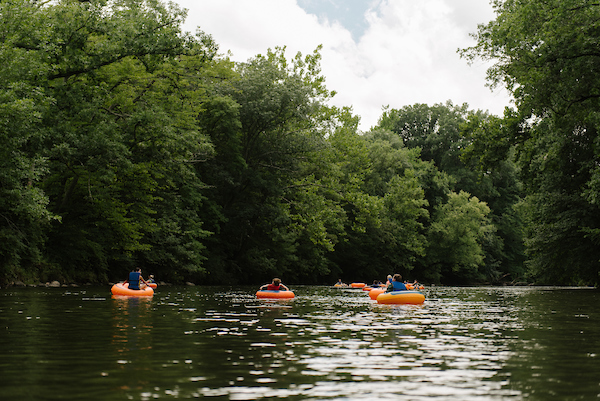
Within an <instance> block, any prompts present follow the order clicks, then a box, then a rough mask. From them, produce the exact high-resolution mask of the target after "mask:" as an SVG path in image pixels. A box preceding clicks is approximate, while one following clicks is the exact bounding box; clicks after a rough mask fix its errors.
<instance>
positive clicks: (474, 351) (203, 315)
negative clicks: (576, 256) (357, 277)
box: [0, 287, 600, 401]
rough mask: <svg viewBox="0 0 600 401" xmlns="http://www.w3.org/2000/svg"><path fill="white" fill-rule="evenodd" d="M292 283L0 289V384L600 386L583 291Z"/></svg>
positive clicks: (235, 390) (119, 392)
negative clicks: (273, 296) (393, 291)
mask: <svg viewBox="0 0 600 401" xmlns="http://www.w3.org/2000/svg"><path fill="white" fill-rule="evenodd" d="M294 290H295V293H296V298H294V299H292V300H281V301H279V300H257V299H256V298H255V296H254V292H255V289H254V288H241V289H239V288H238V289H231V288H213V287H194V288H187V287H186V288H179V287H169V288H161V289H159V291H157V293H156V294H155V296H154V297H152V298H147V297H140V298H128V297H124V298H119V297H115V298H110V297H108V298H107V297H104V298H103V297H101V296H99V294H106V292H107V290H106V289H99V290H98V291H99V292H98V293H96V294H94V293H93V291H91V290H86V291H80V292H66V291H62V292H59V291H54V292H50V293H46V292H42V291H37V292H29V293H28V292H23V291H22V292H17V293H6V292H5V293H0V295H2V297H0V322H1V323H2V325H3V327H6V328H3V331H2V332H0V340H3V343H5V344H10V346H9V347H5V349H4V350H3V351H0V352H1V353H2V354H0V356H2V358H0V377H2V379H3V386H4V387H3V389H4V391H5V392H4V393H3V394H4V395H7V396H8V395H10V396H12V398H14V399H26V398H27V397H26V396H25V395H26V394H25V392H24V391H23V390H22V388H21V387H22V384H21V382H20V381H19V380H20V378H21V377H23V376H26V375H29V377H30V378H29V379H27V380H28V381H27V385H28V386H29V388H30V391H31V392H32V393H33V394H35V395H36V396H41V395H42V394H43V393H44V392H45V391H47V389H48V388H52V391H53V393H52V394H54V395H56V396H57V398H61V399H73V400H75V399H86V400H90V401H93V400H105V399H114V400H118V399H136V400H137V399H139V400H151V399H175V398H200V397H218V398H221V399H244V400H252V399H263V398H269V397H273V398H275V397H277V398H281V399H288V400H307V399H308V400H325V399H336V400H338V399H353V400H354V399H357V400H358V399H394V400H422V399H423V400H424V399H428V400H429V399H431V398H435V399H436V400H510V399H514V400H523V399H527V400H547V399H569V400H571V399H572V400H587V399H597V398H598V396H599V394H600V384H599V383H600V381H599V380H598V379H597V378H598V377H600V367H599V364H598V354H600V312H599V311H598V310H597V305H598V300H599V299H598V298H599V297H598V293H597V292H595V291H589V290H581V289H556V288H548V289H543V288H446V287H444V288H429V289H427V290H425V293H426V299H427V300H426V302H425V303H424V304H422V305H378V304H377V303H376V302H375V301H372V300H371V299H370V298H369V297H368V295H367V294H366V293H365V292H363V291H360V290H350V289H348V290H339V289H333V288H328V287H298V288H294ZM102 291H103V292H102ZM91 300H95V301H98V302H90V301H91ZM5 340H6V341H5ZM11 350H16V352H17V353H18V354H15V353H14V352H13V353H11ZM90 354H91V355H93V356H94V357H93V358H89V355H90ZM23 360H24V361H26V362H27V364H28V367H27V368H25V367H24V366H23V365H22V364H21V365H20V364H19V361H23ZM43 398H44V397H43V396H41V397H36V399H43Z"/></svg>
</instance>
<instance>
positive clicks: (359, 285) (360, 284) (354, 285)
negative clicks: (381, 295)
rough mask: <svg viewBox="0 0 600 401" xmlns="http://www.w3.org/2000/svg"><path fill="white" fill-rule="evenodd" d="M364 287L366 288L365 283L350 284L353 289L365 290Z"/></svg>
mask: <svg viewBox="0 0 600 401" xmlns="http://www.w3.org/2000/svg"><path fill="white" fill-rule="evenodd" d="M364 286H366V284H365V283H352V284H350V287H352V288H363V287H364Z"/></svg>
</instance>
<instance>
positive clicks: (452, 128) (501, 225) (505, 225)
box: [379, 102, 523, 282]
mask: <svg viewBox="0 0 600 401" xmlns="http://www.w3.org/2000/svg"><path fill="white" fill-rule="evenodd" d="M496 120H497V119H496V118H495V117H493V116H490V115H489V114H488V113H483V112H481V111H470V110H468V108H467V105H466V104H463V105H461V106H454V105H453V104H452V103H451V102H447V103H446V104H443V105H442V104H436V105H434V106H427V105H424V104H417V105H414V106H406V107H403V108H402V109H389V108H388V109H386V110H384V113H383V115H382V117H381V118H380V120H379V126H380V127H382V128H386V129H389V130H391V131H392V132H394V133H396V134H397V135H398V136H399V138H400V139H401V141H402V143H403V144H404V145H405V146H406V147H408V148H409V149H418V150H420V154H421V158H422V159H423V160H426V161H429V162H431V163H433V164H434V165H435V167H437V168H438V169H439V170H441V172H442V174H445V175H447V177H448V185H446V186H444V185H433V186H432V185H428V184H427V180H426V179H424V178H426V177H427V176H428V175H427V174H422V173H421V174H420V175H419V176H420V177H422V179H421V181H422V185H423V186H424V189H425V196H426V199H427V200H428V202H429V211H430V213H431V214H432V215H433V214H434V211H435V210H438V209H439V208H440V207H442V205H444V204H445V203H446V202H447V200H448V194H449V193H450V190H452V191H454V192H460V191H465V192H468V193H470V194H472V195H473V196H476V197H477V198H478V199H480V200H481V201H484V202H486V203H487V204H488V206H489V207H490V208H491V213H490V217H491V220H492V223H493V224H494V225H495V226H496V228H497V230H496V232H495V233H493V234H490V235H489V236H488V237H489V238H488V241H486V242H485V246H484V252H485V254H486V257H485V259H484V261H485V266H486V268H485V271H486V276H487V277H486V279H487V280H488V281H492V282H496V281H499V280H501V279H503V280H509V279H510V280H516V279H520V278H522V276H523V269H522V265H523V246H522V232H521V230H519V226H520V224H519V223H520V218H519V215H518V214H517V212H516V210H515V209H514V206H515V205H516V204H517V203H518V202H519V200H520V185H519V182H518V180H517V176H516V169H515V168H514V166H513V165H512V163H510V162H509V161H505V160H504V156H502V159H501V161H500V162H498V163H495V164H493V165H488V167H487V169H486V170H485V171H482V170H480V168H479V165H478V163H477V162H476V160H475V156H473V154H471V156H470V157H467V156H466V155H465V151H467V150H469V149H471V148H472V147H473V142H474V139H476V138H479V137H486V135H487V133H488V131H489V128H490V127H491V126H492V122H493V121H496ZM435 167H434V168H435ZM429 176H431V175H429ZM435 176H436V175H433V177H435ZM438 182H439V180H438ZM434 183H435V181H434Z"/></svg>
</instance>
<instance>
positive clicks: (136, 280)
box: [123, 267, 148, 290]
mask: <svg viewBox="0 0 600 401" xmlns="http://www.w3.org/2000/svg"><path fill="white" fill-rule="evenodd" d="M140 282H144V284H146V285H148V282H147V281H146V280H144V278H143V277H142V269H141V268H139V267H136V268H135V270H134V271H132V272H130V273H129V277H127V280H125V281H124V282H123V284H125V283H129V289H130V290H141V288H140Z"/></svg>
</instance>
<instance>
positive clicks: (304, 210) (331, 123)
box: [0, 0, 600, 286]
mask: <svg viewBox="0 0 600 401" xmlns="http://www.w3.org/2000/svg"><path fill="white" fill-rule="evenodd" d="M497 3H498V4H496V5H495V7H496V14H497V19H496V20H495V21H491V22H489V24H481V25H479V26H478V27H473V29H477V33H476V34H474V37H475V38H476V39H477V43H476V44H475V45H474V46H473V47H472V48H468V49H463V50H461V52H460V53H461V56H462V57H463V58H465V62H472V61H475V60H480V59H484V60H490V61H493V62H494V64H493V65H492V66H491V67H490V70H489V81H490V84H491V85H492V86H494V85H504V86H507V89H508V90H509V91H510V92H511V93H512V94H513V96H514V98H515V105H516V107H515V108H507V109H506V110H505V113H504V115H503V116H495V115H491V114H490V113H489V112H487V111H483V110H479V109H477V105H474V108H472V107H471V106H469V105H467V104H461V105H457V104H454V103H453V102H452V101H451V100H448V101H446V102H445V103H438V104H434V105H427V104H414V105H393V104H392V105H382V106H383V107H382V114H381V117H380V119H379V120H378V122H377V124H376V125H375V126H373V127H371V128H370V129H369V130H368V131H365V132H363V131H360V130H359V129H358V127H359V122H360V116H357V115H355V114H354V113H353V110H352V107H351V105H348V106H346V107H337V106H332V105H331V99H332V98H333V97H334V96H335V92H334V91H331V90H329V89H328V88H327V87H326V85H325V81H326V77H325V76H323V75H322V73H321V68H320V63H321V57H322V56H321V50H322V48H321V46H318V47H317V48H316V49H315V51H314V52H313V53H311V54H306V55H303V54H300V53H298V54H296V55H292V56H289V55H288V54H287V53H286V49H285V47H276V48H274V49H265V52H264V54H259V55H256V56H255V57H253V58H251V59H249V60H247V61H246V62H234V61H232V60H231V59H230V58H229V56H228V55H227V54H226V51H223V50H221V49H220V48H219V46H218V44H217V43H216V42H215V40H214V38H213V37H212V36H211V35H210V34H209V33H205V32H202V31H201V30H198V32H197V33H196V34H194V35H193V34H191V33H188V32H183V31H182V25H183V22H184V20H185V17H186V11H185V10H183V9H181V8H179V7H178V6H177V5H176V4H173V3H166V2H162V1H159V0H157V1H138V2H130V1H121V0H115V1H111V2H103V1H95V0H93V1H71V0H59V1H52V2H31V1H28V0H15V1H10V2H0V37H1V38H2V42H1V46H0V59H2V60H3V61H4V62H3V63H0V145H1V146H0V183H1V184H0V286H6V285H8V284H9V283H18V282H22V283H39V282H41V283H46V282H48V283H54V282H55V281H56V282H58V283H61V284H60V285H62V283H63V282H66V283H71V282H73V283H88V282H89V283H94V284H100V283H109V282H116V281H118V279H119V278H121V277H126V274H127V273H128V272H129V271H131V270H132V269H133V268H134V267H141V268H142V269H143V271H147V272H150V271H151V272H153V274H154V275H155V276H156V277H160V278H162V279H163V280H164V281H165V282H170V283H175V284H184V283H188V282H189V283H202V284H203V285H213V284H225V283H226V284H231V285H238V284H241V283H259V282H263V283H264V282H268V281H269V280H271V278H272V277H281V278H282V279H283V280H284V281H285V282H286V283H288V282H289V283H305V284H307V285H310V284H318V283H323V282H335V280H337V279H338V278H339V277H385V276H386V275H387V274H389V273H390V272H391V273H400V274H402V276H403V277H406V278H408V279H417V280H418V281H419V282H429V283H435V284H444V285H469V284H473V283H490V284H493V285H501V284H503V283H533V284H540V285H544V284H554V283H563V284H565V285H594V286H595V285H598V283H599V282H600V168H598V160H599V159H600V147H598V146H597V143H598V135H599V132H600V96H598V95H597V94H598V93H600V79H598V74H596V73H595V71H594V70H593V68H592V67H590V66H594V65H596V64H597V62H596V61H597V60H596V59H595V57H596V53H597V49H596V47H595V44H596V43H598V40H599V38H598V36H599V32H600V29H599V28H600V8H599V7H595V5H592V4H590V5H581V6H580V7H572V8H569V7H567V6H565V5H564V4H563V3H561V1H559V0H549V1H545V2H541V1H533V2H531V4H527V5H522V4H521V3H515V2H497ZM534 17H535V18H534ZM582 27H583V28H582ZM532 63H533V64H532ZM594 68H595V67H594ZM398 79H409V78H407V77H398Z"/></svg>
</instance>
